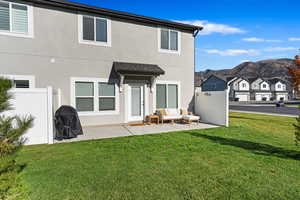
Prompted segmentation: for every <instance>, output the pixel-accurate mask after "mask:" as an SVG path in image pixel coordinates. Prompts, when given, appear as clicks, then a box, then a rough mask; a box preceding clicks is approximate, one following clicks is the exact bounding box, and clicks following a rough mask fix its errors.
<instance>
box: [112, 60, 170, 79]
mask: <svg viewBox="0 0 300 200" xmlns="http://www.w3.org/2000/svg"><path fill="white" fill-rule="evenodd" d="M113 68H114V70H115V72H117V73H120V74H132V75H155V76H158V75H163V74H165V71H164V70H163V69H161V68H160V67H159V66H158V65H152V64H141V63H126V62H114V64H113Z"/></svg>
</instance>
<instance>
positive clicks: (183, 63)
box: [0, 0, 202, 126]
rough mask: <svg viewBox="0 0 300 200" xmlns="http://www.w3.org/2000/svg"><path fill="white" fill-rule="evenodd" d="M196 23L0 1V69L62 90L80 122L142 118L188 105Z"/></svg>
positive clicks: (52, 3) (29, 83)
mask: <svg viewBox="0 0 300 200" xmlns="http://www.w3.org/2000/svg"><path fill="white" fill-rule="evenodd" d="M201 29H202V28H201V27H198V26H192V25H187V24H182V23H177V22H173V21H167V20H161V19H156V18H151V17H145V16H139V15H134V14H129V13H125V12H119V11H113V10H108V9H102V8H97V7H92V6H87V5H82V4H78V3H71V2H67V1H62V0H28V1H18V0H16V1H9V0H0V44H1V45H0V65H1V70H0V74H1V76H5V77H9V78H12V79H14V81H15V86H16V87H17V88H35V87H36V88H40V87H46V86H52V87H53V88H54V89H60V91H61V96H62V99H61V101H62V104H64V105H72V106H74V107H75V108H76V109H77V110H78V112H79V116H80V119H81V122H82V124H83V125H84V126H87V125H104V124H119V123H128V122H131V121H142V120H143V118H144V116H145V115H148V114H151V113H153V112H155V110H156V109H160V108H174V109H179V108H189V109H193V98H194V68H195V37H196V36H197V34H198V32H199V31H200V30H201ZM183 74H184V76H183ZM28 106H34V105H28Z"/></svg>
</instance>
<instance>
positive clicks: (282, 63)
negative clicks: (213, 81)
mask: <svg viewBox="0 0 300 200" xmlns="http://www.w3.org/2000/svg"><path fill="white" fill-rule="evenodd" d="M287 67H293V68H295V67H296V63H295V60H293V59H288V58H282V59H272V60H262V61H258V62H244V63H242V64H240V65H238V66H236V67H234V68H232V69H223V70H206V71H202V72H195V85H196V86H199V85H200V84H201V82H202V81H203V80H205V79H207V78H208V77H209V76H210V75H212V74H215V75H217V76H220V77H223V78H226V77H236V76H238V77H245V78H254V77H261V78H267V79H269V78H279V79H283V80H288V78H289V74H288V70H287Z"/></svg>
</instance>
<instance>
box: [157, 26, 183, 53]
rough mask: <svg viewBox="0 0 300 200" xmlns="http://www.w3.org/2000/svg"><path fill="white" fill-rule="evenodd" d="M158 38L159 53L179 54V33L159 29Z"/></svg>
mask: <svg viewBox="0 0 300 200" xmlns="http://www.w3.org/2000/svg"><path fill="white" fill-rule="evenodd" d="M159 38H160V44H159V49H160V51H162V52H173V53H179V52H180V32H178V31H174V30H169V29H160V32H159Z"/></svg>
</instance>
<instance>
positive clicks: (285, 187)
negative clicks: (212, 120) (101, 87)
mask: <svg viewBox="0 0 300 200" xmlns="http://www.w3.org/2000/svg"><path fill="white" fill-rule="evenodd" d="M230 121H231V126H230V127H229V128H216V129H208V130H194V131H184V132H174V133H165V134H160V135H146V136H134V137H125V138H116V139H106V140H98V141H86V142H78V143H69V144H55V145H39V146H31V147H25V148H24V149H23V150H22V151H21V152H19V154H18V162H19V163H24V164H26V166H25V168H24V169H23V171H22V172H21V174H20V182H21V184H23V188H24V190H25V191H26V193H25V194H24V195H25V196H26V197H27V198H28V199H32V200H35V199H43V200H48V199H51V200H52V199H57V200H71V199H72V200H77V199H82V200H83V199H84V200H88V199H100V200H102V199H103V200H110V199H122V200H123V199H124V200H125V199H154V200H159V199H163V200H168V199H170V200H177V199H180V200H182V199H186V200H189V199H205V200H206V199H243V200H246V199H268V200H270V199H276V200H277V199H293V200H294V199H300V147H295V146H294V138H293V127H292V123H294V121H295V119H293V118H286V117H274V116H264V115H254V114H245V113H243V114H242V113H231V119H230Z"/></svg>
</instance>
